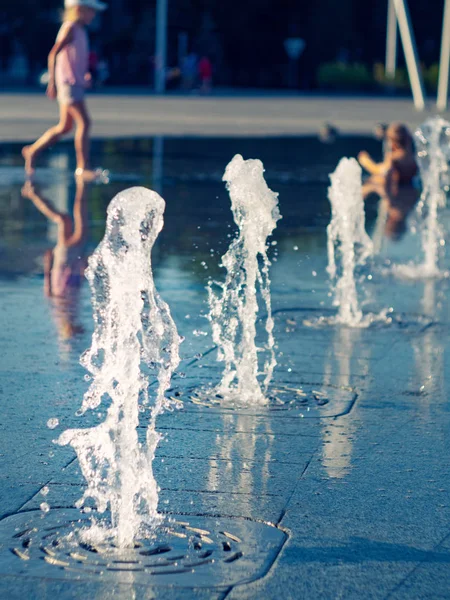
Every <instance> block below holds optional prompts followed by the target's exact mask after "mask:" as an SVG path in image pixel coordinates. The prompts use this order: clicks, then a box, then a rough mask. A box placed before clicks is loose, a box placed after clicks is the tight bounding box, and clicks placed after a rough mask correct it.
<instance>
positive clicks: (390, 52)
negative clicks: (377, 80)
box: [385, 0, 397, 79]
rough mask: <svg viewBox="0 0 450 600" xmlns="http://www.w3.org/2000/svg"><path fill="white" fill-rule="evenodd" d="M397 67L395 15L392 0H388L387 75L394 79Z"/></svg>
mask: <svg viewBox="0 0 450 600" xmlns="http://www.w3.org/2000/svg"><path fill="white" fill-rule="evenodd" d="M396 68H397V17H396V16H395V7H394V2H393V0H388V15H387V31H386V64H385V72H386V75H387V77H389V78H390V79H394V77H395V70H396Z"/></svg>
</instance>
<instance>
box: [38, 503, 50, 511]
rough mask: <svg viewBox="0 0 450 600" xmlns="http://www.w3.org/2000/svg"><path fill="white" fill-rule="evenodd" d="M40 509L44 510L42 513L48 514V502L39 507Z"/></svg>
mask: <svg viewBox="0 0 450 600" xmlns="http://www.w3.org/2000/svg"><path fill="white" fill-rule="evenodd" d="M39 508H40V509H41V510H42V512H44V513H48V511H49V510H50V505H49V504H47V502H42V504H40V505H39Z"/></svg>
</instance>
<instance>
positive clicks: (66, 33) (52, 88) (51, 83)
mask: <svg viewBox="0 0 450 600" xmlns="http://www.w3.org/2000/svg"><path fill="white" fill-rule="evenodd" d="M72 28H73V23H65V24H63V26H62V27H61V29H60V32H59V34H58V37H57V38H56V42H55V45H54V46H53V48H52V49H51V50H50V53H49V55H48V77H49V79H48V86H47V96H48V97H49V98H51V99H52V100H54V99H55V98H56V85H55V66H56V57H57V56H58V53H59V52H61V50H62V49H63V48H64V46H66V44H69V43H70V42H71V41H72V36H73V31H72Z"/></svg>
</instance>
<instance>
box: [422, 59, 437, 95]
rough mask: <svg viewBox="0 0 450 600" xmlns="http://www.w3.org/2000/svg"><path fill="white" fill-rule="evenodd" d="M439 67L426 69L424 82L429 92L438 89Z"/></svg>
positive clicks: (434, 66) (433, 66)
mask: <svg viewBox="0 0 450 600" xmlns="http://www.w3.org/2000/svg"><path fill="white" fill-rule="evenodd" d="M438 79H439V65H438V64H434V65H431V66H430V67H428V69H424V72H423V82H424V84H425V86H426V88H427V90H428V91H429V92H435V91H436V90H437V87H438Z"/></svg>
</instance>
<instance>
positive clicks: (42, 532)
mask: <svg viewBox="0 0 450 600" xmlns="http://www.w3.org/2000/svg"><path fill="white" fill-rule="evenodd" d="M90 524H91V517H90V515H89V514H87V515H86V514H83V513H81V512H80V511H78V510H76V509H61V510H56V509H55V510H51V511H50V512H49V513H47V514H45V515H43V513H41V512H40V511H31V512H29V513H19V514H17V515H13V516H11V517H7V518H6V519H4V520H2V521H1V522H0V552H1V554H0V556H1V558H0V573H15V574H22V575H27V576H34V577H53V578H55V577H56V578H62V579H75V578H76V579H90V578H98V577H99V576H101V577H102V580H103V579H106V580H114V581H117V582H127V583H129V582H131V581H132V582H134V583H137V584H145V585H160V584H164V585H167V584H168V583H169V584H170V585H179V586H194V585H195V586H196V587H198V586H204V587H214V586H224V585H234V584H236V583H239V582H242V581H244V580H245V581H248V580H254V579H257V578H259V577H262V576H263V575H264V574H265V573H266V572H267V571H268V570H269V568H270V566H271V564H272V562H273V561H274V559H275V557H276V555H277V554H278V552H279V551H280V549H281V547H282V545H283V543H284V541H285V539H286V534H285V533H284V532H283V531H281V530H279V529H277V528H276V527H274V526H272V525H267V524H264V523H258V522H254V521H249V520H245V519H225V518H218V519H215V518H211V517H188V518H186V517H181V516H180V517H171V518H170V519H169V518H168V519H166V521H165V522H164V524H163V525H162V526H161V527H160V528H159V529H158V531H157V533H156V534H155V536H154V537H152V538H151V539H146V540H141V541H139V542H137V543H136V544H135V546H134V548H126V549H120V548H117V547H114V546H113V545H102V544H95V545H94V544H91V543H86V542H83V541H80V536H79V535H78V534H77V532H79V530H80V529H81V528H87V527H88V526H89V525H90Z"/></svg>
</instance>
